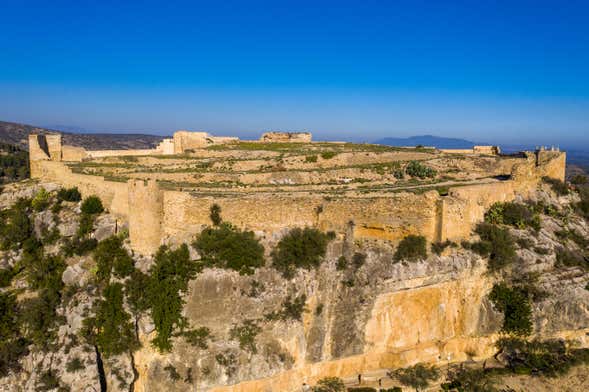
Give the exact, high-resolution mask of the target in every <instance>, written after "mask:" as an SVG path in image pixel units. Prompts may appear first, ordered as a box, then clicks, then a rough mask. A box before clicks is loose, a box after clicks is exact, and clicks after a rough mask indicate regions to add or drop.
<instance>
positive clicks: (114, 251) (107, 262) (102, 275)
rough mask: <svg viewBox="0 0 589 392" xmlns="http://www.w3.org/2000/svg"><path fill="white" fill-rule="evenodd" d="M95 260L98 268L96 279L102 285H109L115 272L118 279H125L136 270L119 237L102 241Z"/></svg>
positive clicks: (95, 252)
mask: <svg viewBox="0 0 589 392" xmlns="http://www.w3.org/2000/svg"><path fill="white" fill-rule="evenodd" d="M94 260H95V261H96V266H97V267H98V270H97V272H96V277H97V278H98V281H99V282H102V283H108V281H109V280H110V275H111V273H113V272H114V274H115V276H117V277H118V278H125V277H127V276H129V275H130V274H131V273H132V272H133V271H134V269H135V268H134V266H133V258H132V257H131V256H130V255H129V253H128V252H127V250H126V249H125V248H123V240H122V239H121V238H120V237H118V236H111V237H109V238H106V239H104V240H102V241H100V242H99V243H98V245H97V246H96V249H95V250H94Z"/></svg>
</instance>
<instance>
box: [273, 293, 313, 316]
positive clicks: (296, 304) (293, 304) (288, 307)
mask: <svg viewBox="0 0 589 392" xmlns="http://www.w3.org/2000/svg"><path fill="white" fill-rule="evenodd" d="M306 301H307V296H306V295H305V294H301V295H300V296H298V297H294V298H292V297H291V296H290V295H289V296H288V297H286V299H285V300H284V302H283V303H282V308H281V309H280V310H279V311H274V312H271V313H267V314H266V315H265V316H264V317H265V319H266V320H268V321H273V320H282V321H287V320H296V321H302V319H303V312H306V311H307V309H306V308H305V302H306Z"/></svg>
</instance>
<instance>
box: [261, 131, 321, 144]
mask: <svg viewBox="0 0 589 392" xmlns="http://www.w3.org/2000/svg"><path fill="white" fill-rule="evenodd" d="M311 139H312V135H311V133H310V132H266V133H264V134H262V137H260V141H261V142H266V143H289V142H290V143H310V142H311Z"/></svg>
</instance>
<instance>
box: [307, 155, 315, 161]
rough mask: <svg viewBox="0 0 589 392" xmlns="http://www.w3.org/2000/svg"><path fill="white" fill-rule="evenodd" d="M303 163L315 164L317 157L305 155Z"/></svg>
mask: <svg viewBox="0 0 589 392" xmlns="http://www.w3.org/2000/svg"><path fill="white" fill-rule="evenodd" d="M305 162H306V163H315V162H317V155H307V156H306V157H305Z"/></svg>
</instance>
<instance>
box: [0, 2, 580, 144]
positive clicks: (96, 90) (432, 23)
mask: <svg viewBox="0 0 589 392" xmlns="http://www.w3.org/2000/svg"><path fill="white" fill-rule="evenodd" d="M0 12H1V14H2V22H1V23H0V119H2V120H5V121H17V122H25V123H32V124H35V125H68V126H76V127H82V128H86V129H89V130H106V131H123V130H125V131H128V130H130V131H144V132H164V133H170V132H172V131H173V130H175V129H179V128H183V129H192V130H207V131H210V132H213V133H222V134H239V135H256V134H258V133H259V132H260V131H263V130H269V129H277V130H309V131H313V132H315V133H316V134H318V135H319V137H321V138H330V139H357V140H358V139H359V140H374V139H377V138H380V137H383V136H410V135H416V134H424V133H429V134H436V135H444V136H457V137H466V138H470V139H472V140H485V141H491V142H493V141H501V142H520V141H541V142H545V143H553V142H555V143H580V142H582V143H585V144H589V135H588V134H589V23H588V21H589V1H586V0H585V1H573V0H571V1H569V0H567V1H553V2H545V1H519V2H518V1H475V0H473V1H448V2H444V1H437V0H436V1H433V0H431V1H418V0H412V1H383V0H381V1H369V0H362V1H355V2H348V1H342V0H340V1H333V2H332V1H302V0H299V1H292V2H289V1H265V2H261V1H255V0H250V1H243V2H237V1H206V2H199V1H190V2H188V1H187V2H176V1H162V2H152V1H141V2H139V1H137V2H133V1H120V0H118V1H108V0H102V1H82V0H78V1H59V0H57V1H42V2H41V1H39V2H38V1H22V2H21V1H7V0H0Z"/></svg>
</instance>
